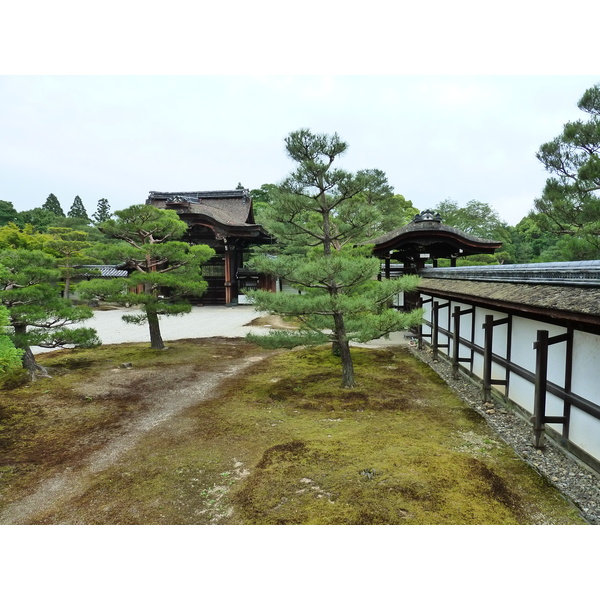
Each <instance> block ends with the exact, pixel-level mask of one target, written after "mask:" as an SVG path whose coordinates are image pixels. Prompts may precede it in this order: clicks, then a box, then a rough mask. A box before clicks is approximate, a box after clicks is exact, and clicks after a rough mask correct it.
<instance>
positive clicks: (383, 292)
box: [248, 129, 422, 388]
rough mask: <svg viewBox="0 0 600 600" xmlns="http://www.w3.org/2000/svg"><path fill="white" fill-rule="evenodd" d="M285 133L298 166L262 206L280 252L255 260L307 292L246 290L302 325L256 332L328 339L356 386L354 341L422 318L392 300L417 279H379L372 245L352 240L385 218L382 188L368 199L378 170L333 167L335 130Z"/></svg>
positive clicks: (341, 148)
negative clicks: (275, 331) (296, 329)
mask: <svg viewBox="0 0 600 600" xmlns="http://www.w3.org/2000/svg"><path fill="white" fill-rule="evenodd" d="M285 141H286V150H287V153H288V155H289V156H290V158H292V160H294V161H295V162H296V163H297V168H296V170H295V171H294V172H293V173H292V174H291V175H289V176H288V177H287V178H286V179H285V180H284V181H283V183H282V184H281V185H280V186H278V187H277V189H272V190H269V193H270V195H271V196H272V197H271V202H270V204H269V205H268V206H267V207H266V208H265V210H264V213H263V216H264V218H265V221H264V224H265V226H266V228H267V229H268V230H269V231H270V232H271V233H272V234H273V235H274V236H275V237H276V238H277V239H278V242H279V252H278V255H277V256H275V257H274V256H272V254H273V250H270V251H269V255H265V256H256V257H254V259H253V260H252V264H253V266H254V267H255V268H256V269H257V270H258V271H260V272H263V273H269V274H272V275H275V276H278V277H281V278H283V279H284V280H285V281H287V282H288V283H290V284H291V285H292V286H294V287H296V288H297V289H298V290H299V291H301V292H302V293H301V294H286V293H272V292H266V291H256V292H252V293H250V292H249V293H248V295H249V296H250V297H252V298H253V299H254V301H255V305H256V307H257V308H258V309H259V310H263V311H266V312H269V313H271V314H279V315H284V316H293V317H295V318H296V319H297V320H298V321H299V322H300V324H301V329H300V332H299V333H298V334H296V333H291V332H290V333H286V332H283V335H279V336H276V337H275V336H255V337H253V338H252V339H253V340H254V341H256V342H257V343H261V344H262V343H269V342H271V341H272V342H275V343H280V344H282V345H283V344H288V345H290V343H291V345H293V344H296V345H298V344H305V343H310V344H314V343H323V342H325V341H327V340H329V341H330V342H331V343H332V350H333V352H334V354H336V355H338V356H340V358H341V366H342V386H343V387H347V388H350V387H354V385H355V380H354V365H353V360H352V355H351V352H350V341H351V340H358V341H363V342H364V341H367V340H371V339H374V338H378V337H381V336H383V335H386V334H388V333H390V332H392V331H398V330H400V329H404V328H407V327H409V326H412V325H415V324H417V323H419V322H420V320H421V318H422V314H421V312H419V311H417V312H415V313H409V314H406V313H400V312H398V311H396V310H394V309H391V308H389V306H390V304H391V300H392V298H393V296H394V295H395V294H397V293H399V291H404V290H409V289H414V287H416V285H417V278H416V277H415V278H403V279H400V280H384V281H377V279H376V275H377V274H378V272H379V270H380V263H379V260H378V259H377V258H373V257H372V256H370V253H371V248H370V247H366V246H361V247H355V244H357V243H359V242H361V241H363V240H365V238H366V237H367V236H368V235H370V233H371V231H372V224H373V223H374V222H379V221H380V220H381V217H382V215H381V209H380V205H379V200H380V199H381V197H382V196H379V197H375V196H374V197H373V201H372V202H371V203H370V202H369V201H368V200H367V198H366V195H368V193H369V190H373V189H376V188H377V186H379V185H380V184H381V178H380V177H379V176H378V175H375V174H374V172H373V171H372V170H371V171H369V170H367V171H359V172H357V173H356V174H351V173H349V172H347V171H343V170H341V169H337V168H333V162H334V161H335V160H336V159H337V158H338V157H339V156H340V155H342V154H343V153H344V152H345V150H346V148H347V144H346V143H345V142H343V141H342V140H341V139H340V138H339V137H338V135H337V134H334V135H331V136H329V135H317V134H313V133H311V132H310V131H309V130H308V129H302V130H299V131H295V132H292V133H291V134H290V135H289V136H288V137H287V138H286V140H285ZM383 197H385V194H383ZM267 337H270V339H267Z"/></svg>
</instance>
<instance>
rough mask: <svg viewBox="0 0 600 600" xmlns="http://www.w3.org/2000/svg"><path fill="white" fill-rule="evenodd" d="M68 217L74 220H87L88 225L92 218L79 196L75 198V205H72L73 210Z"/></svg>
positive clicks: (71, 209) (70, 210)
mask: <svg viewBox="0 0 600 600" xmlns="http://www.w3.org/2000/svg"><path fill="white" fill-rule="evenodd" d="M67 217H71V218H72V219H85V220H86V221H87V222H88V223H89V222H90V218H89V217H88V214H87V211H86V210H85V206H84V205H83V201H82V200H81V198H80V197H79V196H75V199H74V200H73V204H72V205H71V208H70V209H69V212H68V213H67Z"/></svg>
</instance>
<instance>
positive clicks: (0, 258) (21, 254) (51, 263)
mask: <svg viewBox="0 0 600 600" xmlns="http://www.w3.org/2000/svg"><path fill="white" fill-rule="evenodd" d="M60 275H61V273H60V270H59V269H57V268H56V261H55V259H54V258H53V257H52V256H50V255H49V254H47V253H46V252H42V251H40V250H22V249H18V250H12V249H8V250H0V305H2V306H4V307H5V308H6V309H7V310H8V313H9V325H10V326H11V328H12V333H11V338H12V340H13V343H14V345H15V346H16V347H17V348H20V349H21V350H23V356H22V363H23V366H24V367H25V368H26V369H27V370H28V371H29V374H30V376H31V377H32V378H34V377H35V376H36V375H47V372H46V369H44V368H43V367H42V366H41V365H39V364H38V363H37V362H36V360H35V356H34V354H33V352H32V351H31V346H41V347H43V348H62V347H64V346H66V345H75V346H82V347H92V346H96V345H98V344H99V343H100V340H99V339H98V337H97V335H96V332H95V330H94V329H91V328H83V327H81V328H70V327H69V326H70V325H73V324H77V323H81V322H82V321H85V320H86V319H89V318H91V317H92V316H93V312H92V310H91V309H90V308H89V307H87V306H73V305H72V304H71V303H70V302H69V300H68V299H66V298H61V297H60V294H59V293H58V290H57V288H56V284H57V282H58V281H59V280H60Z"/></svg>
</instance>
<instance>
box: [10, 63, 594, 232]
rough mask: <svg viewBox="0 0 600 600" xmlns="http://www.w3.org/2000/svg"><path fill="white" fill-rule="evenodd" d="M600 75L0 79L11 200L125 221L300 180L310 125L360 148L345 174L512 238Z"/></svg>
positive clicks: (346, 160) (20, 206)
mask: <svg viewBox="0 0 600 600" xmlns="http://www.w3.org/2000/svg"><path fill="white" fill-rule="evenodd" d="M596 83H600V75H597V76H594V75H591V76H585V75H579V76H566V75H563V76H559V75H551V76H534V75H520V76H508V75H500V76H498V75H496V76H490V75H488V76H485V75H484V76H481V75H480V76H473V75H470V76H469V75H442V76H436V75H421V76H418V75H370V76H369V75H345V76H336V75H316V76H309V75H305V76H303V75H274V76H273V75H271V76H269V75H179V76H172V75H161V76H156V75H145V76H131V75H117V76H109V75H80V76H69V75H58V76H57V75H8V76H1V77H0V199H2V200H5V201H9V202H12V203H13V205H14V207H15V208H16V209H17V210H19V211H21V210H28V209H31V208H35V207H37V206H41V205H42V204H43V203H44V201H45V200H46V198H47V196H48V195H49V194H50V193H53V194H55V195H56V196H57V197H58V199H59V201H60V202H61V205H62V207H63V209H64V211H65V212H67V211H68V209H69V208H70V207H71V204H72V203H73V200H74V198H75V196H77V195H78V196H80V197H81V199H82V200H83V203H84V205H85V207H86V209H87V211H88V214H90V215H91V214H92V213H93V212H94V211H95V210H96V207H97V201H98V199H100V198H107V199H108V201H109V203H110V206H111V209H112V210H113V211H114V210H119V209H122V208H126V207H127V206H130V205H132V204H138V203H143V202H144V201H145V200H146V198H147V196H148V192H149V191H161V192H179V191H198V190H223V189H233V188H235V187H236V186H237V185H238V183H241V184H242V185H243V186H244V187H246V188H249V189H254V188H259V187H260V186H261V185H262V184H265V183H277V182H279V181H281V180H282V179H283V178H284V177H285V176H286V175H287V174H289V173H290V172H291V171H292V170H293V169H294V167H295V165H294V163H293V162H292V161H291V160H290V159H289V158H288V157H287V155H286V152H285V145H284V139H285V137H286V136H287V135H288V134H289V133H290V132H292V131H294V130H297V129H300V128H309V129H310V130H311V131H313V132H315V133H329V134H331V133H334V132H337V133H338V134H339V135H340V137H341V138H342V139H343V140H344V141H346V142H347V143H348V150H347V151H346V153H345V154H344V155H343V156H342V157H340V159H339V161H338V166H339V167H341V168H344V169H347V170H350V171H356V170H358V169H365V168H377V169H381V170H383V171H384V172H385V173H386V174H387V177H388V181H389V183H390V184H391V185H392V186H393V188H394V191H395V193H397V194H402V195H403V196H404V197H405V198H407V199H409V200H411V201H412V203H413V205H414V206H415V207H417V208H419V209H420V210H424V209H427V208H433V206H435V205H436V204H437V203H439V202H441V201H443V200H446V199H448V198H449V199H452V200H454V201H456V202H457V203H458V204H459V205H461V206H463V205H464V204H465V203H466V202H468V201H469V200H473V199H474V200H477V201H480V202H485V203H487V204H489V205H490V206H492V207H493V208H494V209H495V210H496V211H497V212H498V214H499V215H500V217H501V218H502V219H503V220H505V221H506V222H507V223H508V224H510V225H515V224H516V223H517V222H518V221H519V220H520V219H522V218H523V217H524V216H526V214H527V213H528V211H529V210H530V209H532V208H533V201H534V199H535V198H536V197H537V196H538V195H539V194H540V192H541V191H542V189H543V186H544V182H545V180H546V178H547V176H548V173H547V172H546V171H545V170H544V167H543V165H542V164H541V163H540V162H539V161H538V160H537V158H536V157H535V153H536V151H537V150H538V148H539V147H540V145H541V144H542V143H544V142H547V141H550V140H552V139H553V138H554V137H556V136H557V135H559V134H560V132H561V130H562V127H563V125H564V124H565V123H566V122H567V121H570V120H576V119H579V118H583V119H585V118H586V115H585V114H584V113H582V112H581V111H580V110H579V109H578V108H577V101H578V100H579V98H580V97H581V95H582V94H583V92H584V91H585V90H586V89H587V88H589V87H591V86H593V85H595V84H596Z"/></svg>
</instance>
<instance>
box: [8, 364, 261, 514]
mask: <svg viewBox="0 0 600 600" xmlns="http://www.w3.org/2000/svg"><path fill="white" fill-rule="evenodd" d="M263 358H264V356H250V357H248V358H245V359H243V360H240V361H239V362H236V363H235V364H231V363H229V364H228V365H227V367H226V368H225V369H224V370H222V371H219V372H212V373H210V372H209V373H200V374H198V377H197V378H195V380H194V381H193V382H191V383H190V384H189V385H187V386H178V387H177V389H174V390H170V393H169V394H168V395H167V394H165V393H164V389H163V388H162V387H161V386H157V389H156V391H155V392H154V393H153V394H150V395H149V396H148V398H147V402H148V404H149V406H150V408H149V410H148V411H146V412H144V413H143V414H141V415H138V416H137V417H135V418H133V419H132V420H131V421H129V422H127V423H126V424H125V425H124V426H123V428H121V429H120V430H119V432H118V433H114V434H113V435H112V437H111V438H110V439H109V440H108V441H107V443H106V444H105V445H104V446H103V447H102V448H101V449H100V450H97V451H95V452H93V453H92V454H91V455H89V456H88V457H87V458H86V459H84V460H83V461H81V462H80V463H79V464H76V465H73V466H68V467H66V468H65V469H64V471H63V472H62V473H59V474H57V475H54V476H52V477H49V478H48V479H46V480H45V481H43V482H42V483H40V484H39V485H38V486H37V488H36V489H35V490H34V491H33V492H32V493H31V494H29V495H28V496H26V497H25V498H23V499H22V500H20V501H19V502H15V503H13V504H11V505H9V506H8V507H6V509H5V510H4V511H3V512H2V513H0V524H2V525H18V524H27V523H30V522H32V521H34V520H35V518H36V517H38V516H40V515H43V514H44V513H46V512H52V511H54V510H55V509H56V508H58V507H60V506H61V504H63V503H65V502H67V501H69V500H71V499H73V498H75V497H76V496H78V495H80V494H82V493H83V492H84V491H85V490H86V489H87V488H88V487H89V486H90V485H91V484H92V483H93V481H94V476H95V475H96V474H98V473H100V472H102V471H104V470H105V469H107V468H109V467H111V466H113V465H114V464H115V463H116V462H117V461H118V460H120V459H121V458H122V457H123V456H124V455H125V454H126V453H127V452H129V451H131V450H132V449H133V448H134V447H135V446H136V444H138V442H139V441H140V440H141V439H142V437H143V436H145V435H147V434H151V433H152V432H153V431H154V430H156V428H157V427H159V426H161V425H163V424H164V423H166V422H167V421H169V420H170V419H172V418H173V417H175V416H176V415H178V414H180V413H181V412H182V411H184V410H185V409H187V408H190V407H192V406H195V405H197V404H199V403H201V402H204V401H206V400H208V399H210V398H211V396H212V395H213V393H214V392H215V390H216V389H217V387H218V386H219V384H220V383H222V382H223V380H224V379H227V378H229V377H232V376H235V375H238V374H239V373H240V372H242V371H243V370H244V369H245V368H246V367H248V366H249V365H250V364H253V363H255V362H257V361H260V360H263Z"/></svg>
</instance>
